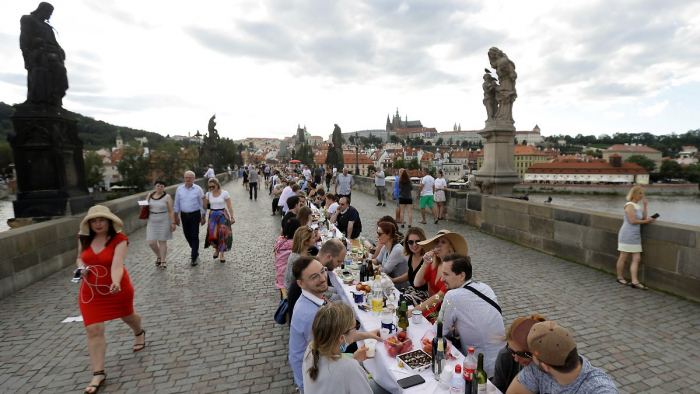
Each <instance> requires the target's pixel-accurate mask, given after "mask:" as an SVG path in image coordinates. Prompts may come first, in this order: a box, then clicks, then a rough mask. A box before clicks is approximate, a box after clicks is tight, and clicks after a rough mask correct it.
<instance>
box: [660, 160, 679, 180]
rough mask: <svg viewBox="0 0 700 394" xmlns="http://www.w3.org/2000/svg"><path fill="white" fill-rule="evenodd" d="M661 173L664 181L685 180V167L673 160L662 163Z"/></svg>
mask: <svg viewBox="0 0 700 394" xmlns="http://www.w3.org/2000/svg"><path fill="white" fill-rule="evenodd" d="M659 173H660V174H661V178H662V179H681V178H683V167H681V165H680V164H678V163H677V162H675V161H673V160H666V161H664V162H663V163H661V170H660V171H659Z"/></svg>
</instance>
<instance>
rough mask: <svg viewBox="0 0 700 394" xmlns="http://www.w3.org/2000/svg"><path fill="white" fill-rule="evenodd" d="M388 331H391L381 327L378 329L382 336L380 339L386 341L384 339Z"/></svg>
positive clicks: (387, 336) (387, 335)
mask: <svg viewBox="0 0 700 394" xmlns="http://www.w3.org/2000/svg"><path fill="white" fill-rule="evenodd" d="M390 333H391V332H390V331H389V329H388V328H382V329H380V330H379V336H380V337H382V341H386V339H387V338H389V334H390Z"/></svg>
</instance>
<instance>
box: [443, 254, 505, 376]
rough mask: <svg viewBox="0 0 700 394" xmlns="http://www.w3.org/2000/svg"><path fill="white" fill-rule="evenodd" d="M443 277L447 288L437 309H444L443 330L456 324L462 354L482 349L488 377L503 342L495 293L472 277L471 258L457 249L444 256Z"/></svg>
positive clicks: (502, 326) (501, 323)
mask: <svg viewBox="0 0 700 394" xmlns="http://www.w3.org/2000/svg"><path fill="white" fill-rule="evenodd" d="M442 281H443V282H445V287H446V288H447V294H445V300H444V301H443V303H442V311H441V312H440V313H441V314H442V313H444V322H443V332H447V331H449V330H450V329H452V327H455V328H456V330H457V332H458V333H459V336H460V339H461V342H462V349H459V350H460V351H461V352H462V354H467V350H468V349H469V348H470V347H473V348H474V350H475V353H477V354H478V353H484V371H486V375H488V377H489V378H491V377H493V374H494V369H495V365H496V358H497V357H498V352H499V351H500V350H501V348H503V347H504V346H505V344H506V343H505V327H504V325H503V317H501V311H500V307H498V308H497V306H498V304H497V301H496V294H494V292H493V290H491V287H489V286H488V285H487V284H485V283H476V282H473V281H472V262H471V258H470V257H469V256H466V255H462V254H459V253H451V254H448V255H447V256H445V258H444V261H443V263H442ZM478 294H481V295H482V296H484V297H486V298H487V299H488V300H490V301H486V300H485V299H483V298H481V296H479V295H478Z"/></svg>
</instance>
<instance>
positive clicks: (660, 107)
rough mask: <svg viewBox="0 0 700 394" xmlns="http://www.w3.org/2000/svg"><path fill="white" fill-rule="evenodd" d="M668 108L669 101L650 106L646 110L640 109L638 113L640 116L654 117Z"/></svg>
mask: <svg viewBox="0 0 700 394" xmlns="http://www.w3.org/2000/svg"><path fill="white" fill-rule="evenodd" d="M666 107H668V100H664V101H661V102H659V103H656V104H653V105H650V106H648V107H645V108H640V109H639V111H638V113H639V116H644V117H653V116H657V115H659V114H660V113H661V112H663V111H664V110H665V109H666Z"/></svg>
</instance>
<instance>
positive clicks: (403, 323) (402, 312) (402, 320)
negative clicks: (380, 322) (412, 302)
mask: <svg viewBox="0 0 700 394" xmlns="http://www.w3.org/2000/svg"><path fill="white" fill-rule="evenodd" d="M396 326H397V327H398V328H400V329H402V330H404V331H406V330H408V307H407V306H406V301H403V302H401V308H399V321H398V323H397V324H396Z"/></svg>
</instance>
